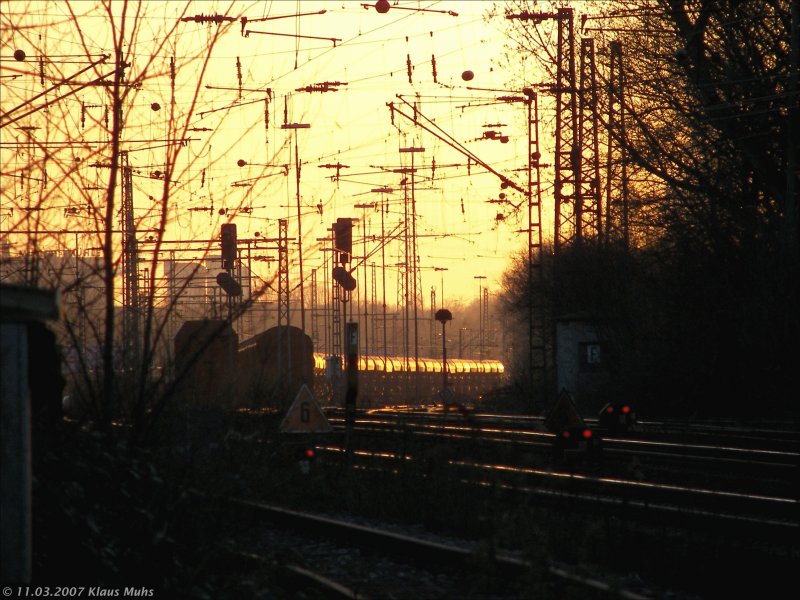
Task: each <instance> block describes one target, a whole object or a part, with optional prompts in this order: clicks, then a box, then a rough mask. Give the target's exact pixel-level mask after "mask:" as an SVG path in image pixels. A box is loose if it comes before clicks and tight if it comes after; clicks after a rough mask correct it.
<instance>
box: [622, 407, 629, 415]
mask: <svg viewBox="0 0 800 600" xmlns="http://www.w3.org/2000/svg"><path fill="white" fill-rule="evenodd" d="M622 412H623V413H625V414H626V415H627V414H628V413H629V412H631V407H630V406H623V407H622Z"/></svg>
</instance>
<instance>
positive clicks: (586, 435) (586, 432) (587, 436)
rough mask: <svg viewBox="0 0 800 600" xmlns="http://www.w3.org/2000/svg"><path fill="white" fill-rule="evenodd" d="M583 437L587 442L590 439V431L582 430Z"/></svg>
mask: <svg viewBox="0 0 800 600" xmlns="http://www.w3.org/2000/svg"><path fill="white" fill-rule="evenodd" d="M583 437H584V438H586V439H587V440H588V439H589V438H590V437H592V430H591V429H584V430H583Z"/></svg>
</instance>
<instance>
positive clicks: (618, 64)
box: [604, 41, 629, 248]
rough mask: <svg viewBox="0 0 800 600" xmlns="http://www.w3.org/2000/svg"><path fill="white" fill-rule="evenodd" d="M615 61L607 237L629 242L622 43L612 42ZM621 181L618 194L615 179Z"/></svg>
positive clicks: (610, 89)
mask: <svg viewBox="0 0 800 600" xmlns="http://www.w3.org/2000/svg"><path fill="white" fill-rule="evenodd" d="M609 50H610V54H611V64H610V67H609V77H608V142H607V143H608V149H607V154H606V207H605V208H606V218H605V232H604V234H605V241H606V242H621V243H622V244H623V246H624V247H625V248H627V247H628V244H629V233H628V173H627V156H626V152H625V76H624V71H623V69H622V43H621V42H619V41H614V42H611V44H610V45H609ZM614 181H619V182H620V185H619V188H618V190H617V196H616V197H615V196H614V189H613V182H614Z"/></svg>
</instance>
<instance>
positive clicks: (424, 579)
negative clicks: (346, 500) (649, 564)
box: [229, 498, 681, 600]
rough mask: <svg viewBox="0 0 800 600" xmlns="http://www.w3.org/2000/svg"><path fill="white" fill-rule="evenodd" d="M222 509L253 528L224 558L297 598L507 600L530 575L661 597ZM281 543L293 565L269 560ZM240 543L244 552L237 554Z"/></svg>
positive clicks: (265, 513) (377, 535) (354, 530)
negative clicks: (272, 577)
mask: <svg viewBox="0 0 800 600" xmlns="http://www.w3.org/2000/svg"><path fill="white" fill-rule="evenodd" d="M229 504H230V508H231V510H235V511H239V512H245V513H248V514H249V515H250V516H251V517H252V518H253V523H254V524H256V523H258V524H260V525H261V528H257V529H254V530H253V532H254V535H253V539H252V540H251V541H250V542H244V543H243V542H242V541H241V540H237V541H236V542H235V544H234V543H231V553H232V554H234V555H235V556H236V557H237V558H239V559H242V560H246V561H249V562H252V563H254V566H255V567H256V568H257V567H258V566H259V565H261V566H264V567H266V568H270V569H279V570H280V571H281V573H282V575H281V578H280V581H282V582H283V583H284V585H286V586H292V585H294V586H297V587H298V588H300V589H303V591H304V595H305V597H310V598H315V597H320V598H349V599H367V598H390V599H391V598H409V597H412V596H419V597H435V598H451V597H460V598H472V597H475V598H485V597H487V596H486V593H487V592H486V591H482V590H481V589H480V588H485V589H486V590H491V592H490V596H491V598H495V599H497V600H501V599H503V598H508V599H511V598H518V597H519V594H521V593H524V589H521V588H520V587H519V586H520V585H524V583H523V582H524V581H525V580H526V579H525V577H526V576H527V575H530V574H531V573H533V574H535V575H536V576H537V577H545V578H547V579H549V580H550V581H551V583H550V585H551V586H554V587H558V586H562V587H566V586H569V587H571V588H573V589H578V590H584V592H583V593H581V592H578V593H579V595H580V596H582V597H592V598H624V599H626V600H646V599H651V598H653V599H654V598H658V597H663V594H664V592H663V590H656V589H655V588H653V587H651V586H645V585H644V584H642V583H641V582H633V583H632V582H630V581H626V580H625V579H624V578H620V577H611V576H603V575H599V574H596V573H595V574H592V575H588V574H586V573H585V572H582V571H581V570H579V569H576V568H574V567H571V566H569V565H565V564H562V563H556V562H553V561H546V562H545V563H544V564H543V565H538V564H533V563H532V562H531V561H529V560H526V559H524V558H522V557H520V556H519V555H515V554H513V553H510V552H504V551H501V550H488V551H487V548H486V547H484V546H481V545H480V544H479V543H476V542H474V541H469V540H456V539H454V538H448V539H444V538H441V537H439V539H436V540H432V539H430V538H429V537H428V538H423V537H419V536H417V535H412V534H409V533H407V532H401V531H396V530H389V529H386V528H384V527H379V526H375V525H374V524H370V525H365V524H363V523H355V522H353V521H352V520H348V519H346V518H335V517H331V516H329V515H322V514H316V513H311V512H308V511H299V510H292V509H287V508H285V507H280V506H275V505H271V504H267V503H263V502H256V501H252V500H246V499H239V498H235V499H230V500H229ZM254 526H255V525H254ZM264 527H266V529H265V528H264ZM266 532H268V533H266ZM279 532H283V533H279ZM282 535H283V536H284V537H281V536H282ZM284 544H285V545H290V546H291V555H292V558H293V560H294V562H288V561H280V560H276V559H275V548H276V547H281V546H282V545H284ZM243 545H244V546H245V547H248V546H249V547H250V548H251V549H242V548H243ZM267 546H268V551H265V550H266V547H267ZM332 557H333V559H332ZM337 557H338V558H337ZM343 557H345V558H343ZM292 580H293V582H292ZM478 580H480V585H479V586H478V587H476V582H477V581H478ZM671 595H672V597H675V598H679V597H681V596H679V595H677V594H675V593H671Z"/></svg>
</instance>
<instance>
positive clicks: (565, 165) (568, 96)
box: [555, 8, 580, 253]
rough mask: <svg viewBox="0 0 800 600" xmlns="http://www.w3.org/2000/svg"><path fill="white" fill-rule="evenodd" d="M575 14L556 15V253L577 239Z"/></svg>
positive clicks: (565, 11) (560, 12)
mask: <svg viewBox="0 0 800 600" xmlns="http://www.w3.org/2000/svg"><path fill="white" fill-rule="evenodd" d="M574 21H575V14H574V11H573V9H571V8H559V9H558V13H557V14H556V22H557V27H558V48H557V51H556V63H557V64H556V84H555V93H556V148H555V252H556V253H558V251H559V250H560V249H561V247H562V246H564V245H569V244H571V243H572V242H573V241H574V240H575V236H576V231H577V214H576V209H575V205H576V202H575V200H576V196H577V194H576V192H577V190H576V182H575V174H576V172H577V171H578V170H579V163H580V155H579V149H578V145H577V141H578V139H577V138H578V135H577V134H578V132H577V130H578V126H577V120H576V118H575V117H576V94H575V28H574Z"/></svg>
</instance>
